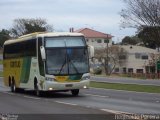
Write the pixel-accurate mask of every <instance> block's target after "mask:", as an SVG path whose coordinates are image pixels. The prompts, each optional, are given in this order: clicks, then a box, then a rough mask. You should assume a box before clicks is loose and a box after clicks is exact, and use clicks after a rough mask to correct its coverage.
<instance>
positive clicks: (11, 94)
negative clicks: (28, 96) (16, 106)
mask: <svg viewBox="0 0 160 120" xmlns="http://www.w3.org/2000/svg"><path fill="white" fill-rule="evenodd" d="M2 93H5V94H9V95H15V93H11V92H6V91H3V92H2Z"/></svg>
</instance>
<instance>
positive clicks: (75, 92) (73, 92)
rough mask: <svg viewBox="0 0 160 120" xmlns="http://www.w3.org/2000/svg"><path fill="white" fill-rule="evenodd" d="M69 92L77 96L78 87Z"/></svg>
mask: <svg viewBox="0 0 160 120" xmlns="http://www.w3.org/2000/svg"><path fill="white" fill-rule="evenodd" d="M71 93H72V95H73V96H78V94H79V89H75V90H71Z"/></svg>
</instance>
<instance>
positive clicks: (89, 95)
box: [85, 94, 109, 98]
mask: <svg viewBox="0 0 160 120" xmlns="http://www.w3.org/2000/svg"><path fill="white" fill-rule="evenodd" d="M85 95H88V96H94V97H101V98H109V96H102V95H96V94H85Z"/></svg>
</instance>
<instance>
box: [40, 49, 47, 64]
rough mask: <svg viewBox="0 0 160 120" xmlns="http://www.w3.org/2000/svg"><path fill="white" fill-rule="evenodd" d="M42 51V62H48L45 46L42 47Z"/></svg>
mask: <svg viewBox="0 0 160 120" xmlns="http://www.w3.org/2000/svg"><path fill="white" fill-rule="evenodd" d="M40 50H41V57H42V60H43V61H45V60H46V52H45V49H44V46H40Z"/></svg>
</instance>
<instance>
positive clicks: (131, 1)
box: [120, 0, 160, 46]
mask: <svg viewBox="0 0 160 120" xmlns="http://www.w3.org/2000/svg"><path fill="white" fill-rule="evenodd" d="M124 2H125V3H126V5H127V8H126V9H123V10H122V11H121V13H120V14H121V16H122V17H123V18H124V19H123V22H122V27H134V28H137V29H138V30H140V32H141V31H143V30H144V31H146V29H148V28H150V29H148V30H149V31H150V32H154V33H155V34H154V35H153V34H149V37H148V38H150V41H154V43H155V44H156V45H157V46H160V30H159V29H157V28H158V27H160V0H124ZM155 36H156V37H155ZM143 41H145V39H143Z"/></svg>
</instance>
